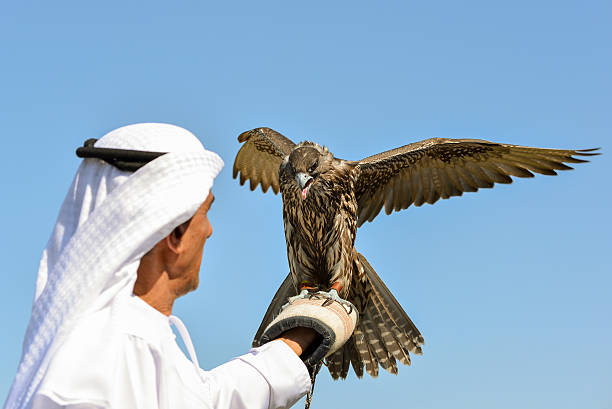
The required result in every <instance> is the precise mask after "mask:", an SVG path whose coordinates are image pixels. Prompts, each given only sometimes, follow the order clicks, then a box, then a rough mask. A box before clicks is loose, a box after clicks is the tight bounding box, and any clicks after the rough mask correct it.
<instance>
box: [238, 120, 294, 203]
mask: <svg viewBox="0 0 612 409" xmlns="http://www.w3.org/2000/svg"><path fill="white" fill-rule="evenodd" d="M238 142H244V145H242V147H241V148H240V150H239V151H238V154H237V155H236V159H235V160H234V179H235V178H236V176H238V173H240V184H241V185H244V182H246V181H247V179H249V180H250V182H251V190H255V188H256V187H257V185H258V184H260V183H261V190H262V191H263V192H264V193H265V192H266V191H267V190H268V188H269V187H270V186H272V190H273V191H274V193H278V191H279V189H280V184H279V181H278V169H279V168H280V165H281V162H282V161H283V158H284V157H285V156H287V155H289V154H290V153H291V151H292V150H293V148H295V143H293V142H292V141H291V140H289V139H287V138H285V137H284V136H283V135H281V134H280V133H278V132H276V131H275V130H273V129H270V128H255V129H252V130H250V131H246V132H243V133H241V134H240V136H238Z"/></svg>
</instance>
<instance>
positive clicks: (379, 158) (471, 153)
mask: <svg viewBox="0 0 612 409" xmlns="http://www.w3.org/2000/svg"><path fill="white" fill-rule="evenodd" d="M597 149H599V148H595V149H581V150H562V149H542V148H531V147H526V146H517V145H507V144H500V143H494V142H489V141H485V140H480V139H443V138H432V139H426V140H424V141H421V142H417V143H413V144H410V145H406V146H402V147H400V148H396V149H391V150H389V151H386V152H382V153H379V154H377V155H373V156H370V157H368V158H365V159H362V160H360V161H358V162H356V163H357V165H356V166H357V168H358V170H359V177H358V179H357V181H356V184H355V193H356V196H357V202H358V207H359V210H358V212H359V219H358V225H359V226H361V225H362V224H363V223H364V222H365V221H372V220H374V218H375V217H376V216H377V215H378V214H379V213H380V210H381V209H382V207H383V206H384V208H385V213H387V214H389V213H391V212H393V211H399V210H402V209H406V208H408V207H409V206H410V205H411V204H414V205H415V206H421V205H422V204H424V203H429V204H434V203H435V202H436V201H438V200H439V199H440V198H442V199H447V198H450V197H453V196H461V195H462V194H463V192H476V191H477V190H478V189H480V188H491V187H493V186H494V185H495V183H512V176H514V177H523V178H526V177H533V176H534V173H540V174H543V175H556V174H557V172H556V171H558V170H570V169H572V167H571V166H568V165H566V163H583V162H588V161H587V160H585V159H581V158H578V157H577V156H583V157H584V156H593V155H599V153H597V152H594V151H596V150H597Z"/></svg>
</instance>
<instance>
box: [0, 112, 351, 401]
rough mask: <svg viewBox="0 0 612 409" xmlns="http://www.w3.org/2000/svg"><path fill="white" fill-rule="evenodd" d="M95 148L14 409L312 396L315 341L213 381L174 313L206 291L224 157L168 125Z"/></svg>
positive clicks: (51, 259) (120, 135)
mask: <svg viewBox="0 0 612 409" xmlns="http://www.w3.org/2000/svg"><path fill="white" fill-rule="evenodd" d="M90 148H91V149H90V151H96V149H97V151H99V152H102V153H104V154H100V155H98V156H96V154H93V155H90V156H93V158H88V159H85V160H84V161H83V163H82V164H81V166H80V167H79V170H78V171H77V174H76V176H75V179H74V182H73V184H72V186H71V187H70V189H69V192H68V194H67V195H66V198H65V200H64V203H63V205H62V208H61V210H60V214H59V216H58V220H57V223H56V226H55V229H54V231H53V233H52V235H51V238H50V240H49V242H48V244H47V247H46V248H45V250H44V251H43V256H42V259H41V262H40V267H39V274H38V279H37V283H36V291H35V298H34V303H33V306H32V316H31V318H30V322H29V324H28V329H27V332H26V336H25V339H24V346H23V354H22V358H21V362H20V364H19V368H18V371H17V375H16V378H15V381H14V383H13V386H12V387H11V390H10V392H9V396H8V398H7V401H6V403H5V408H10V409H12V408H20V409H21V408H35V409H40V408H71V409H77V408H78V409H81V408H191V407H199V408H212V407H215V408H230V407H231V408H246V407H249V408H281V407H288V406H291V405H292V404H293V403H295V402H296V401H297V400H298V399H300V398H301V397H302V396H304V394H306V393H307V392H308V390H309V388H310V386H311V385H310V377H309V373H308V371H307V369H306V366H305V365H304V364H303V362H302V360H301V359H300V358H299V356H300V355H302V354H303V352H304V351H305V350H306V348H308V347H309V346H310V345H311V344H313V342H314V341H315V340H316V339H317V338H318V337H319V335H318V334H317V333H316V332H315V331H313V330H312V329H308V328H303V327H295V328H294V327H291V328H293V329H290V330H289V331H286V332H284V333H282V334H281V335H280V337H278V338H277V339H275V340H274V341H271V342H269V343H267V344H265V345H263V346H262V347H259V348H256V349H253V350H251V351H250V352H249V353H247V354H245V355H243V356H241V357H238V358H236V359H234V360H231V361H230V362H228V363H226V364H224V365H221V366H220V367H218V368H215V369H213V370H211V371H203V370H201V369H200V368H199V365H198V361H197V357H196V355H195V352H194V349H193V346H192V344H191V340H190V338H189V334H188V332H187V330H186V328H185V326H184V325H183V324H182V322H181V321H180V320H179V319H178V318H177V317H174V316H172V315H171V314H172V306H173V303H174V300H175V299H176V298H178V297H180V296H182V295H184V294H186V293H188V292H189V291H192V290H195V289H196V288H197V287H198V281H199V278H198V272H199V269H200V263H201V260H202V252H203V247H204V244H205V242H206V240H207V239H208V238H209V237H210V236H211V234H212V226H211V224H210V221H209V220H208V216H207V212H208V210H209V209H210V207H211V205H212V202H213V201H214V196H213V194H212V192H211V188H212V185H213V180H214V178H215V177H216V176H217V174H218V173H219V171H220V170H221V168H222V166H223V162H222V160H221V159H220V158H219V157H218V155H216V154H215V153H213V152H210V151H207V150H205V149H204V148H203V146H202V145H201V143H200V142H199V141H198V140H197V138H195V136H193V135H192V134H191V133H189V132H188V131H186V130H184V129H182V128H179V127H176V126H173V125H167V124H136V125H130V126H126V127H123V128H119V129H117V130H115V131H112V132H110V133H109V134H107V135H105V136H104V137H103V138H101V139H100V140H98V141H97V142H96V143H95V146H93V147H90ZM113 149H115V150H116V149H120V150H122V152H126V151H127V152H132V156H134V158H135V159H134V161H133V162H130V159H129V158H128V159H127V160H126V159H125V158H121V157H120V156H121V153H120V152H119V153H117V152H115V151H113ZM134 151H136V152H135V153H134ZM109 152H110V154H109V155H107V156H104V155H105V154H108V153H109ZM147 152H148V153H147ZM151 152H162V153H164V154H163V155H160V154H159V153H157V154H151ZM117 155H119V156H117ZM147 155H148V156H151V155H152V156H151V157H148V159H147ZM85 156H87V155H85ZM97 158H102V159H104V161H103V160H100V159H97ZM143 158H145V159H143ZM126 161H127V162H126ZM107 162H108V163H107ZM134 163H135V164H134ZM122 169H123V170H122ZM126 169H127V170H126ZM134 169H138V170H137V171H135V172H134V171H133V170H134ZM170 324H173V325H174V326H175V327H176V329H177V331H178V332H179V334H180V335H181V337H182V338H183V340H184V343H185V345H186V347H187V349H188V351H189V355H190V359H187V357H185V355H184V354H183V353H182V351H181V350H180V349H179V347H178V346H177V344H176V342H175V339H174V334H173V332H172V330H171V328H170ZM349 335H350V334H349ZM315 345H316V344H315Z"/></svg>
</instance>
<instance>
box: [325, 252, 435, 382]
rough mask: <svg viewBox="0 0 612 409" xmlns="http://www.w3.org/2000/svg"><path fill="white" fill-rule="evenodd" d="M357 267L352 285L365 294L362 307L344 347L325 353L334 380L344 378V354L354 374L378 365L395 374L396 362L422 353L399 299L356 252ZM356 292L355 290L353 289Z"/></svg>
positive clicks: (371, 370)
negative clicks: (330, 353) (331, 352)
mask: <svg viewBox="0 0 612 409" xmlns="http://www.w3.org/2000/svg"><path fill="white" fill-rule="evenodd" d="M357 258H358V262H359V263H360V266H357V267H358V269H359V270H360V271H359V272H360V273H361V272H363V274H359V275H360V276H361V277H362V278H361V280H360V281H361V282H357V281H358V280H359V278H357V277H356V274H355V275H354V276H353V283H352V288H353V290H357V289H358V288H359V287H361V291H363V292H364V293H365V294H366V300H365V307H363V311H360V319H359V323H358V325H357V328H356V329H355V332H354V334H353V336H352V337H351V338H350V339H349V342H347V343H346V344H345V345H344V347H342V348H341V349H340V350H338V351H336V352H335V353H334V354H333V355H331V356H329V357H328V358H327V359H326V361H327V367H328V369H329V372H330V374H331V376H332V378H334V379H338V378H346V376H347V374H348V370H341V369H344V367H343V366H344V365H343V364H344V363H345V362H346V361H345V359H346V358H345V357H346V356H347V355H348V356H349V358H350V361H351V364H352V366H353V369H354V370H355V374H356V375H357V376H358V377H361V376H363V367H364V366H365V370H366V372H367V373H369V374H370V375H371V376H372V377H376V376H378V366H379V365H380V366H382V367H383V369H386V370H387V371H389V372H391V373H394V374H395V373H397V362H396V361H399V362H401V363H402V364H404V365H410V354H409V352H412V353H414V354H417V355H420V354H422V350H421V345H423V344H424V343H425V341H424V339H423V336H422V335H421V333H420V332H419V330H418V329H417V328H416V326H415V325H414V323H413V322H412V321H411V320H410V318H408V315H406V313H405V312H404V310H403V308H402V307H401V305H400V304H399V302H398V301H397V300H396V299H395V297H394V296H393V294H391V291H389V289H388V288H387V286H386V285H385V284H384V283H383V282H382V280H381V279H380V277H379V276H378V274H376V271H374V268H372V266H371V265H370V263H368V261H367V260H366V259H365V257H364V256H363V255H361V254H359V253H357ZM356 293H357V291H356Z"/></svg>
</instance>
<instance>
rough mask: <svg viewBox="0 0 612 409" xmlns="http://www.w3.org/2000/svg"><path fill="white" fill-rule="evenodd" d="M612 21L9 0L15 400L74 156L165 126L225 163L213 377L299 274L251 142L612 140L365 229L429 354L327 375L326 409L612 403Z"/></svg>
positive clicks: (212, 279) (609, 10)
mask: <svg viewBox="0 0 612 409" xmlns="http://www.w3.org/2000/svg"><path fill="white" fill-rule="evenodd" d="M17 4H18V5H17ZM611 18H612V6H611V3H610V2H607V1H589V2H583V1H569V2H568V1H520V0H519V1H513V2H504V3H503V4H501V2H490V1H463V2H454V1H437V2H410V1H397V2H378V3H374V2H356V1H335V2H321V1H311V2H299V3H298V2H287V1H275V2H267V1H258V2H246V1H245V2H197V1H191V2H168V1H164V2H146V3H144V2H143V3H138V2H117V1H105V2H97V3H95V4H94V3H93V2H77V1H74V2H63V1H57V2H42V1H38V2H33V1H24V2H4V3H3V4H2V5H1V6H0V53H1V54H0V55H1V56H2V57H1V63H0V129H1V135H2V151H3V154H2V161H1V162H0V175H1V176H0V178H1V179H0V180H1V183H2V192H3V193H2V200H1V201H0V210H1V212H0V221H1V223H2V227H3V230H4V234H2V235H1V236H0V255H1V258H2V268H1V269H0V274H2V279H3V284H2V286H0V320H1V321H2V328H3V330H2V336H1V337H0V397H1V400H2V401H3V400H4V397H5V396H6V393H7V391H8V388H9V386H10V383H11V382H12V379H13V376H14V373H15V369H16V365H17V362H18V359H19V356H20V353H21V342H22V339H23V333H24V331H25V327H26V324H27V320H28V317H29V311H30V305H31V300H32V297H33V289H34V281H35V276H36V271H37V267H38V262H39V258H40V253H41V251H42V249H43V247H44V246H45V244H46V242H47V239H48V237H49V234H50V231H51V228H52V226H53V224H54V222H55V218H56V215H57V211H58V209H59V206H60V205H61V202H62V200H63V197H64V194H65V192H66V189H67V188H68V186H69V184H70V182H71V179H72V177H73V174H74V171H75V170H76V168H77V166H78V163H79V161H78V159H77V158H76V157H75V155H74V149H75V148H76V147H77V146H78V145H80V144H81V143H82V142H83V141H84V140H85V139H87V138H91V137H100V136H102V135H103V134H104V133H106V132H108V131H109V130H111V129H114V128H116V127H119V126H122V125H126V124H129V123H134V122H143V121H156V122H170V123H174V124H177V125H181V126H183V127H185V128H187V129H189V130H191V131H192V132H194V133H195V134H196V135H198V136H199V137H200V138H201V140H202V141H203V143H204V144H205V146H207V147H208V148H210V149H212V150H215V151H217V152H219V153H220V154H221V156H222V157H223V158H224V159H225V161H226V168H225V169H224V171H223V172H222V173H221V175H220V176H219V178H218V179H217V182H216V185H215V188H214V192H215V194H216V196H217V200H216V202H215V205H214V209H213V210H212V212H211V219H212V222H213V227H214V231H215V233H214V235H213V238H212V239H211V240H210V241H209V242H208V243H207V244H206V249H205V259H204V264H203V268H202V271H201V275H202V285H201V288H200V290H199V291H198V292H196V293H193V294H190V295H188V296H187V297H185V298H184V299H181V300H180V301H178V302H177V304H176V307H175V313H176V314H177V315H179V316H180V317H182V318H183V320H184V321H185V322H186V324H187V325H188V327H189V328H190V331H191V333H192V337H193V338H194V343H195V346H196V349H197V351H198V353H199V358H200V363H201V364H202V365H203V366H204V367H212V366H215V365H217V364H220V363H222V362H224V361H225V360H228V359H230V358H231V357H232V356H235V355H238V354H241V353H243V352H245V351H246V350H247V349H248V347H249V345H250V342H251V337H252V335H253V334H254V332H255V330H256V329H257V326H258V325H259V320H260V318H261V317H262V316H263V313H264V311H265V309H266V307H267V303H268V302H269V300H270V298H271V297H272V295H273V293H274V291H275V290H276V288H277V286H278V284H279V283H280V282H281V281H282V279H283V277H284V276H285V275H286V273H287V270H288V266H287V261H286V253H285V243H284V235H283V228H282V218H281V201H280V198H279V197H276V196H274V195H272V194H271V193H268V194H266V195H264V194H262V193H261V192H260V191H258V192H255V193H252V192H250V191H249V190H248V189H247V188H244V187H240V186H239V185H238V183H237V182H236V181H235V180H233V179H232V178H231V166H232V163H233V158H234V155H235V153H236V152H237V150H238V142H237V140H236V137H237V135H238V134H239V133H240V132H242V131H245V130H247V129H251V128H254V127H258V126H270V127H272V128H274V129H277V130H279V131H281V132H282V133H284V134H285V135H287V136H288V137H290V138H292V139H294V140H296V141H300V140H303V139H311V140H314V141H317V142H320V143H324V144H326V145H327V146H328V147H329V148H330V150H331V151H332V152H334V153H335V154H336V155H337V156H339V157H342V158H346V159H360V158H362V157H365V156H369V155H371V154H374V153H378V152H381V151H383V150H387V149H390V148H394V147H397V146H401V145H404V144H407V143H410V142H414V141H417V140H420V139H425V138H429V137H434V136H440V137H451V138H453V137H454V138H484V139H489V140H494V141H500V142H506V143H513V144H522V145H532V146H539V147H552V148H590V147H598V146H601V147H603V152H604V155H602V156H599V157H595V158H594V159H593V160H592V162H591V163H588V164H584V165H577V166H576V167H577V168H576V170H574V171H571V172H563V173H561V175H560V176H556V177H547V176H538V177H536V178H535V179H530V180H524V179H521V180H518V181H516V182H515V183H514V184H512V185H508V186H497V187H496V188H495V189H492V190H484V191H480V192H478V193H468V194H466V195H465V196H464V197H461V198H453V199H450V200H446V201H441V202H438V203H437V204H435V205H434V206H429V205H424V206H423V207H421V208H410V209H408V210H405V211H403V212H401V213H395V214H393V215H392V216H384V215H383V216H379V217H378V218H377V219H376V220H375V221H374V222H373V223H369V224H367V225H365V226H364V227H363V228H361V229H360V230H359V232H358V239H357V247H358V249H359V250H360V251H361V252H363V253H364V254H365V255H366V256H367V258H368V259H369V260H370V262H371V263H372V265H373V266H374V267H375V268H376V269H377V271H378V272H379V274H380V275H381V276H382V277H383V278H384V280H385V281H386V282H387V284H388V286H389V287H390V289H391V290H392V291H393V293H394V294H395V295H396V296H397V298H398V299H399V301H400V302H401V304H402V305H403V306H404V308H405V310H406V311H407V312H408V314H409V315H410V316H411V317H412V319H413V320H414V322H415V323H416V324H417V325H418V327H419V328H420V329H421V332H422V333H423V335H424V336H425V340H426V345H425V348H424V355H423V356H422V357H415V358H414V359H413V365H412V366H411V367H401V368H400V373H399V375H398V376H391V375H387V374H382V375H381V376H380V377H379V378H378V379H371V378H369V377H368V378H364V379H362V380H357V379H356V377H355V375H354V374H353V373H351V374H350V376H349V378H348V380H346V381H342V382H333V381H332V380H331V378H330V377H329V375H328V374H327V372H325V371H324V372H323V373H322V375H320V377H319V379H318V382H317V390H316V393H315V397H314V401H313V405H312V407H313V409H315V408H328V407H351V408H371V407H385V408H391V409H393V408H415V409H426V408H432V409H438V408H439V409H445V408H453V409H459V408H469V409H474V408H483V409H490V408H508V409H515V408H522V409H528V408H537V409H541V408H555V409H563V408H572V409H574V408H585V409H586V408H612V386H611V385H612V349H611V346H612V296H611V295H610V294H611V293H612V277H611V275H612V268H611V266H612V262H611V258H610V254H611V251H612V233H611V228H612V223H611V221H612V218H611V216H610V209H611V206H610V201H611V199H612V194H611V193H610V191H611V189H610V188H611V184H610V180H609V178H610V175H611V174H612V166H611V162H610V157H611V156H610V155H612V151H611V149H610V140H611V139H610V136H611V135H612V124H611V118H612V115H611V112H612V104H611V102H612V75H611V73H612V54H611V50H612V48H611V44H612V25H611V24H610V21H611ZM86 273H87V272H84V274H86ZM86 364H87V363H84V365H86ZM301 405H302V404H301V403H300V404H298V406H297V407H301Z"/></svg>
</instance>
